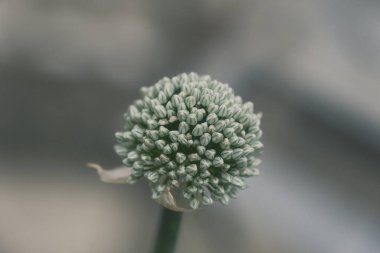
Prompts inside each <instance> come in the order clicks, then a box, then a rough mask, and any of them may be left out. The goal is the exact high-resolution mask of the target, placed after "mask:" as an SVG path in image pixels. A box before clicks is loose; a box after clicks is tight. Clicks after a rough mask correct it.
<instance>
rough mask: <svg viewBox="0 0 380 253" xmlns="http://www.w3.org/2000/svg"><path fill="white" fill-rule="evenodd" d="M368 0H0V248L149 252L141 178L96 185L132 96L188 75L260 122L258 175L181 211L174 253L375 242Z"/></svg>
mask: <svg viewBox="0 0 380 253" xmlns="http://www.w3.org/2000/svg"><path fill="white" fill-rule="evenodd" d="M379 13H380V2H379V1H373V0H361V1H354V0H321V1H312V0H303V1H297V0H284V1H276V0H252V1H248V0H247V1H245V0H234V1H227V0H218V1H217V0H193V1H178V0H155V1H148V0H107V1H102V0H92V1H84V0H24V1H22V0H9V1H7V0H2V1H0V116H1V117H0V253H104V252H109V253H125V252H128V253H129V252H131V253H135V252H142V253H144V252H149V251H150V249H151V247H152V242H153V238H154V233H155V229H156V226H157V224H158V218H159V215H160V210H161V209H160V206H158V205H157V204H156V203H155V202H153V201H152V200H151V199H150V193H149V189H148V187H147V186H146V184H145V183H139V184H137V185H135V186H129V185H109V184H103V183H101V182H100V181H99V179H98V177H97V175H96V173H95V171H93V170H91V169H88V168H86V167H85V163H86V162H88V161H92V162H98V163H101V164H102V165H104V166H105V167H107V168H112V167H114V166H118V165H120V163H121V161H120V160H119V158H118V157H117V156H116V155H115V154H114V151H113V145H114V137H113V133H114V132H115V131H117V130H119V129H121V126H122V117H121V116H122V114H123V112H125V111H126V110H127V107H128V105H129V104H130V103H132V102H133V100H134V99H136V98H137V96H138V90H139V87H141V86H143V85H145V86H147V85H152V84H154V83H155V82H156V81H157V80H158V79H160V78H162V77H163V76H169V77H171V76H174V75H176V74H179V73H182V72H190V71H195V72H198V73H200V74H210V75H211V76H212V77H213V78H215V79H218V80H220V81H223V82H227V83H230V84H231V86H233V87H234V88H235V89H236V92H237V93H238V94H240V95H241V96H242V97H243V99H244V100H252V101H254V103H255V108H256V111H261V112H263V113H264V117H263V121H262V128H263V130H264V137H263V142H264V145H265V151H264V154H263V157H262V158H263V164H262V165H261V167H260V168H261V176H260V177H256V178H253V179H250V180H249V181H250V182H249V186H250V187H249V189H248V190H246V191H244V192H242V194H241V197H240V198H239V199H238V200H235V201H233V202H232V203H231V205H230V206H229V207H224V206H221V205H214V206H212V207H210V208H205V209H203V210H200V211H197V212H195V213H192V214H187V215H185V218H184V222H183V226H182V230H181V235H180V240H179V244H178V252H183V253H190V252H201V253H202V252H210V253H212V252H239V253H240V252H242V253H248V252H254V253H277V252H279V253H288V252H289V253H305V252H308V253H320V252H328V253H347V252H360V253H375V252H379V249H380V240H379V235H380V171H379V170H380V71H379V70H380V15H379Z"/></svg>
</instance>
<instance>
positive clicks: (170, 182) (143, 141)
mask: <svg viewBox="0 0 380 253" xmlns="http://www.w3.org/2000/svg"><path fill="white" fill-rule="evenodd" d="M141 93H142V98H141V99H139V100H137V101H135V103H134V104H133V105H131V106H130V107H129V111H128V112H127V113H126V114H125V115H124V120H125V125H124V130H123V131H121V132H117V133H116V139H117V145H116V146H115V150H116V153H117V154H118V155H119V156H120V157H121V158H122V159H123V164H124V165H126V166H127V167H130V168H132V171H131V174H130V176H129V180H128V182H129V183H134V182H136V181H137V180H139V179H141V178H146V179H147V180H149V181H150V182H151V183H150V186H151V190H152V193H153V198H154V199H159V198H161V197H162V194H163V193H164V192H167V191H171V190H172V189H177V190H178V189H179V190H180V193H181V195H182V197H183V198H184V199H186V200H187V201H188V205H189V206H190V208H191V209H197V208H198V207H200V206H206V205H210V204H212V203H213V202H214V201H220V202H221V203H223V204H225V205H227V204H228V202H229V200H230V198H236V197H237V195H238V193H239V191H240V190H241V189H244V188H245V187H246V183H245V178H247V177H251V176H255V175H258V174H259V171H258V169H257V168H256V167H257V165H258V164H259V163H260V160H259V159H258V157H259V155H260V153H261V151H262V148H263V144H262V143H261V142H260V138H261V136H262V131H261V130H260V115H259V114H254V111H253V103H251V102H247V103H243V102H242V99H241V97H239V96H235V94H234V91H233V90H232V89H231V88H230V87H229V86H228V85H227V84H223V83H220V82H218V81H216V80H212V79H211V78H210V77H209V76H199V75H197V74H195V73H190V74H181V75H178V76H175V77H173V78H171V79H170V78H166V77H165V78H163V79H161V80H160V81H158V82H157V83H156V84H155V85H154V86H152V87H149V88H146V87H143V88H142V89H141Z"/></svg>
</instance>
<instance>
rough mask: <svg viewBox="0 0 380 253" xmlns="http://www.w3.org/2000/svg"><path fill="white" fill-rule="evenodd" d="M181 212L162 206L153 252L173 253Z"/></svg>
mask: <svg viewBox="0 0 380 253" xmlns="http://www.w3.org/2000/svg"><path fill="white" fill-rule="evenodd" d="M181 218H182V213H181V212H174V211H171V210H169V209H167V208H165V207H163V210H162V215H161V222H160V227H159V229H158V233H157V236H156V243H155V245H154V249H153V253H173V252H174V250H175V246H176V242H177V237H178V231H179V227H180V225H181Z"/></svg>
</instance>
